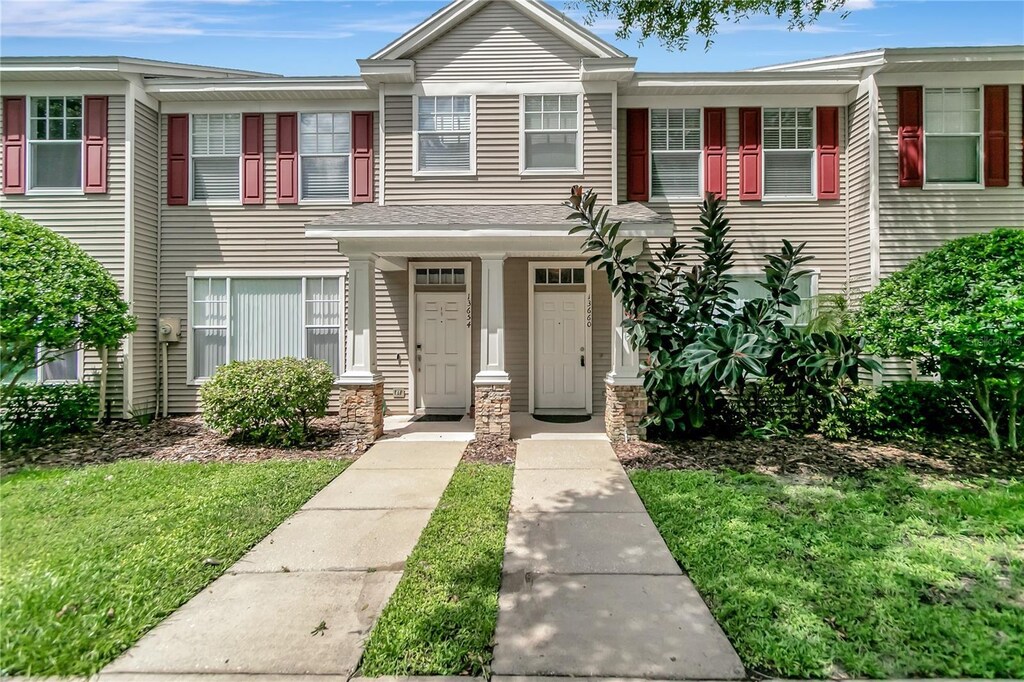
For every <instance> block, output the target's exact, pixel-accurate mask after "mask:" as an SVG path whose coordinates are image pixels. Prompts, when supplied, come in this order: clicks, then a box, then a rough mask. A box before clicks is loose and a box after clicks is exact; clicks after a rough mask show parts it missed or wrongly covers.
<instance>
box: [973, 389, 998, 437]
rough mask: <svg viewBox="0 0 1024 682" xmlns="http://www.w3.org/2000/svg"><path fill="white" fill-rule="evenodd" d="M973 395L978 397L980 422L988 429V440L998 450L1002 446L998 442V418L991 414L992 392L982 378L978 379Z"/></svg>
mask: <svg viewBox="0 0 1024 682" xmlns="http://www.w3.org/2000/svg"><path fill="white" fill-rule="evenodd" d="M975 395H976V396H977V398H978V409H979V411H980V412H981V414H980V415H979V416H980V417H981V421H982V423H984V424H985V428H986V429H987V430H988V439H989V442H991V443H992V447H993V448H995V449H996V450H999V449H1000V448H1001V447H1002V446H1001V444H1000V442H999V420H998V419H997V418H996V416H995V415H994V414H992V401H991V397H992V394H991V391H990V390H989V387H988V384H986V383H985V381H984V379H979V380H978V384H977V386H976V388H975Z"/></svg>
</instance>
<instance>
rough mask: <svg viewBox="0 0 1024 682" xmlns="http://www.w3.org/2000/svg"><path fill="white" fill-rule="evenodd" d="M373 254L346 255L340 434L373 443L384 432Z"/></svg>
mask: <svg viewBox="0 0 1024 682" xmlns="http://www.w3.org/2000/svg"><path fill="white" fill-rule="evenodd" d="M375 266H376V257H375V256H373V255H368V254H349V260H348V276H347V277H346V278H345V279H346V282H347V284H348V295H347V297H346V302H347V304H348V316H347V318H346V320H347V325H346V328H345V372H344V373H343V374H342V375H341V377H340V378H339V379H338V384H340V386H341V396H340V403H341V411H340V417H341V432H342V435H345V436H349V437H353V438H356V439H358V440H362V441H365V442H373V441H374V440H376V439H377V438H379V437H380V436H381V435H383V433H384V377H383V376H382V375H381V374H380V373H379V372H378V371H377V310H376V308H377V291H376V282H375V278H376V272H375Z"/></svg>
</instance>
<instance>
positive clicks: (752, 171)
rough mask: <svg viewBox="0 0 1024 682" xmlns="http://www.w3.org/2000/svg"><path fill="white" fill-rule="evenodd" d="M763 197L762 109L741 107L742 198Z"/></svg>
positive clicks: (755, 198) (755, 199)
mask: <svg viewBox="0 0 1024 682" xmlns="http://www.w3.org/2000/svg"><path fill="white" fill-rule="evenodd" d="M760 198H761V110H760V109H740V200H741V201H757V200H759V199H760Z"/></svg>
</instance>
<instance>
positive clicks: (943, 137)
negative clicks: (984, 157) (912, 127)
mask: <svg viewBox="0 0 1024 682" xmlns="http://www.w3.org/2000/svg"><path fill="white" fill-rule="evenodd" d="M924 144H925V151H924V159H925V169H924V178H925V182H931V183H967V184H978V183H980V182H981V90H980V89H978V88H928V89H927V90H925V94H924Z"/></svg>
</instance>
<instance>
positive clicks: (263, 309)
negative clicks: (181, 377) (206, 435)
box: [189, 276, 342, 379]
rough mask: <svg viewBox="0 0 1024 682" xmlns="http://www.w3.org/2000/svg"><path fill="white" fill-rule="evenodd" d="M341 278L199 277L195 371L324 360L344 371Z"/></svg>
mask: <svg viewBox="0 0 1024 682" xmlns="http://www.w3.org/2000/svg"><path fill="white" fill-rule="evenodd" d="M341 315H342V306H341V280H340V279H339V278H338V277H333V276H332V277H265V278H252V277H196V278H194V279H193V280H192V315H191V321H190V322H191V324H190V329H191V343H192V348H191V350H190V351H189V352H190V361H191V365H192V369H191V376H192V378H194V379H206V378H209V377H211V376H213V372H214V370H216V369H217V367H219V366H221V365H223V364H225V363H228V362H231V361H232V360H268V359H275V358H284V357H296V358H315V359H318V360H324V361H326V362H327V364H329V365H330V366H331V368H332V369H333V370H334V374H335V376H340V375H341V372H342V356H341V349H342V345H341V343H342V342H341V332H342V324H341Z"/></svg>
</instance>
